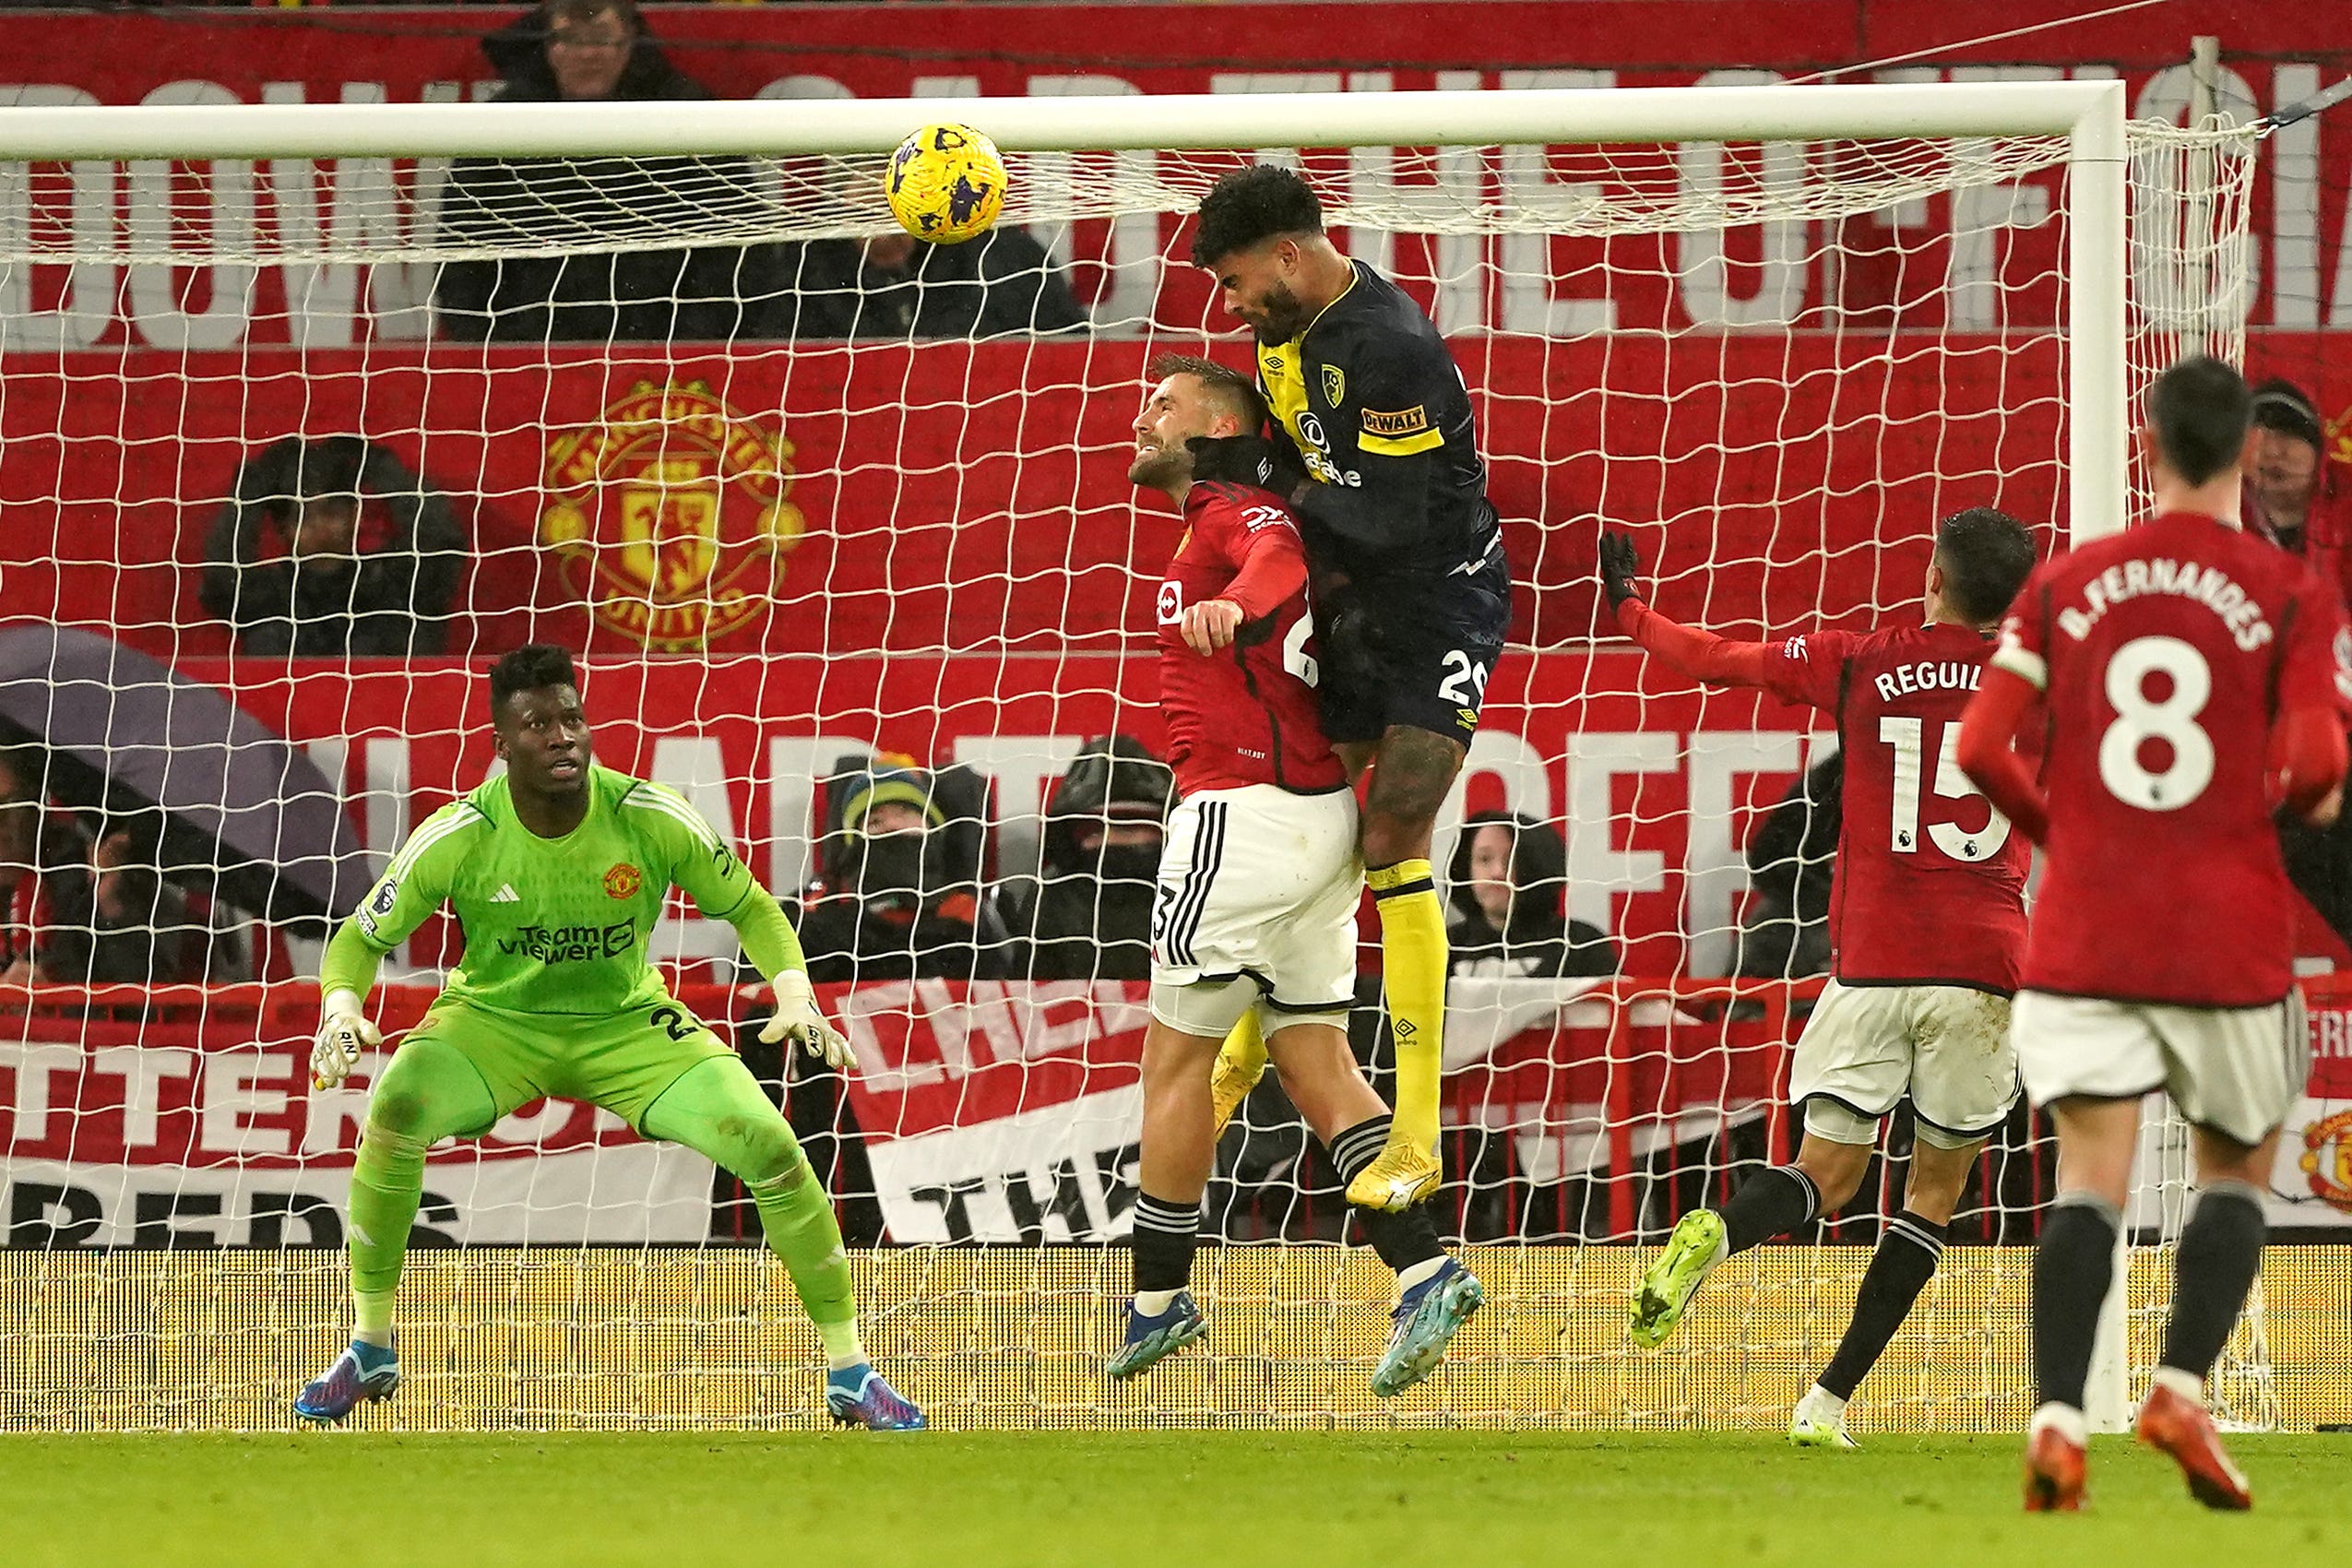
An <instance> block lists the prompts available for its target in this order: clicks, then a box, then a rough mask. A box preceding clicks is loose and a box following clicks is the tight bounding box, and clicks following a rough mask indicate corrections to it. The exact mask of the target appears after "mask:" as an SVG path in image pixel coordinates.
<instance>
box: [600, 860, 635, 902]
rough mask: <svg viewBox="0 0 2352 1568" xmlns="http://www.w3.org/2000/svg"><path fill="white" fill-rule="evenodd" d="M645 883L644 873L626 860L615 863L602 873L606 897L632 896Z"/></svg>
mask: <svg viewBox="0 0 2352 1568" xmlns="http://www.w3.org/2000/svg"><path fill="white" fill-rule="evenodd" d="M644 885H645V873H643V872H641V871H639V870H637V868H636V867H635V866H633V865H631V864H630V863H629V862H628V861H619V862H618V863H616V864H615V865H614V866H613V867H612V870H610V871H608V872H606V873H604V896H605V897H607V898H634V897H636V896H637V889H638V888H640V887H643V886H644Z"/></svg>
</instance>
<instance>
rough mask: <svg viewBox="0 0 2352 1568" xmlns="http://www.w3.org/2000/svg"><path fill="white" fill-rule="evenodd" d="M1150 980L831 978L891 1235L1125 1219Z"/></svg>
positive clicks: (1131, 1196)
mask: <svg viewBox="0 0 2352 1568" xmlns="http://www.w3.org/2000/svg"><path fill="white" fill-rule="evenodd" d="M1149 995H1150V988H1149V987H1148V986H1147V985H1146V984H1145V983H1144V982H1142V981H1140V980H1135V981H1123V980H1099V981H1087V980H1068V981H1044V982H1039V983H1020V982H1004V981H996V980H974V981H972V982H970V983H969V984H965V983H963V982H960V981H948V980H901V981H896V982H885V983H884V984H880V985H866V986H860V987H858V988H856V989H855V990H854V991H852V990H848V989H846V988H845V989H843V990H839V991H833V990H830V989H829V988H828V992H827V997H826V1004H827V1005H828V1007H831V1008H833V1009H834V1011H835V1014H836V1016H837V1017H839V1018H840V1019H841V1021H842V1024H843V1027H844V1028H846V1029H847V1030H848V1031H849V1043H850V1045H851V1046H852V1047H853V1048H854V1049H855V1050H856V1051H857V1054H858V1076H857V1077H856V1078H855V1079H854V1080H852V1082H851V1084H850V1086H849V1093H850V1099H851V1101H852V1103H853V1104H854V1105H855V1106H856V1108H857V1112H858V1124H859V1126H860V1128H861V1130H862V1131H863V1132H864V1134H865V1138H866V1152H867V1156H868V1158H870V1159H871V1160H872V1162H873V1184H874V1188H875V1191H876V1194H877V1195H878V1196H879V1198H880V1200H881V1204H882V1214H883V1219H884V1222H885V1224H886V1225H887V1226H888V1228H889V1232H890V1239H891V1240H892V1241H1027V1242H1038V1241H1107V1240H1109V1239H1111V1237H1114V1236H1124V1235H1125V1234H1127V1232H1128V1229H1129V1228H1130V1226H1131V1225H1132V1223H1133V1214H1134V1205H1135V1180H1136V1176H1135V1162H1136V1159H1137V1158H1138V1149H1139V1146H1140V1145H1139V1143H1138V1140H1139V1138H1140V1137H1141V1135H1142V1131H1143V1119H1144V1098H1143V1065H1142V1064H1143V1049H1144V1030H1145V1028H1146V1027H1147V1026H1148V1025H1149V1023H1150V1021H1151V1012H1150V1008H1149V1005H1148V1000H1147V999H1148V997H1149Z"/></svg>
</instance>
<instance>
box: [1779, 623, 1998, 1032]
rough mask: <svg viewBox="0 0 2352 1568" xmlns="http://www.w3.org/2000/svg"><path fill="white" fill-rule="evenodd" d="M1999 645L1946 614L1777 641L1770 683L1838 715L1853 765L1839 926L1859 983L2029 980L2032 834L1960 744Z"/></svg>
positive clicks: (1838, 944) (1843, 959) (1840, 971)
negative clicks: (1965, 761) (1915, 622)
mask: <svg viewBox="0 0 2352 1568" xmlns="http://www.w3.org/2000/svg"><path fill="white" fill-rule="evenodd" d="M1992 651H1993V645H1992V644H1991V643H1990V642H1989V641H1987V640H1986V639H1985V638H1984V637H1983V636H1980V635H1979V634H1978V633H1976V632H1973V631H1970V630H1969V629H1968V628H1967V627H1966V626H1954V625H1949V624H1941V623H1939V624H1935V625H1929V626H1906V627H1902V628H1900V629H1896V630H1890V631H1883V632H1873V633H1871V634H1870V635H1869V636H1854V635H1853V634H1851V633H1848V632H1815V633H1813V634H1812V635H1810V636H1801V637H1791V638H1789V639H1788V641H1787V642H1785V643H1777V644H1775V645H1773V646H1772V647H1769V648H1768V649H1767V650H1766V652H1765V654H1764V686H1765V689H1766V690H1768V691H1770V692H1772V693H1773V694H1774V695H1776V696H1778V697H1780V698H1782V699H1783V700H1784V701H1788V702H1795V703H1809V704H1811V705H1812V706H1813V707H1819V708H1823V709H1825V710H1827V711H1828V712H1830V713H1833V714H1835V715H1836V717H1837V731H1838V737H1839V746H1840V749H1841V751H1842V753H1843V754H1844V756H1845V759H1846V778H1845V785H1844V794H1843V799H1844V819H1843V824H1842V826H1840V828H1839V831H1838V839H1837V869H1836V873H1835V878H1834V880H1833V882H1832V884H1831V892H1830V917H1829V932H1830V942H1831V944H1832V946H1833V948H1834V950H1835V970H1836V975H1837V978H1838V979H1839V980H1841V981H1843V982H1845V983H1847V984H1848V985H1965V986H1973V987H1975V988H1976V989H1978V990H1979V991H1993V992H2002V993H2004V994H2005V993H2007V992H2013V991H2014V990H2016V989H2017V976H2018V963H2019V959H2020V956H2021V955H2022V953H2023V951H2024V948H2025V872H2026V869H2027V867H2028V865H2029V864H2030V862H2031V859H2032V855H2033V847H2032V846H2031V845H2030V844H2028V843H2027V842H2026V841H2025V836H2024V835H2022V834H2017V833H2013V832H2011V831H2010V827H2009V822H2008V819H2007V818H2005V817H2003V816H2002V815H2001V814H1999V813H1997V812H1995V811H1994V810H1993V809H1992V802H1990V801H1988V800H1986V799H1985V798H1984V797H1983V796H1982V795H1981V794H1979V793H1978V790H1977V788H1976V786H1975V785H1973V784H1971V783H1969V782H1968V780H1967V779H1966V778H1965V777H1963V776H1962V774H1961V772H1960V765H1959V763H1958V762H1957V761H1956V760H1955V759H1954V744H1955V742H1957V740H1958V738H1959V733H1960V714H1961V710H1962V709H1964V708H1966V707H1967V706H1968V698H1969V696H1970V695H1972V694H1973V693H1974V692H1975V691H1976V689H1977V683H1978V680H1980V679H1981V678H1982V677H1983V674H1984V668H1985V663H1986V661H1987V659H1989V658H1990V655H1991V653H1992Z"/></svg>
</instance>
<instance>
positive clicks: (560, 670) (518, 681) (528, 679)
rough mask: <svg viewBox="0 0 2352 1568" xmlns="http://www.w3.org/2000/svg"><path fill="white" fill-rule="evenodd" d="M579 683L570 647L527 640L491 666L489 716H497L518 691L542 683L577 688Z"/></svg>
mask: <svg viewBox="0 0 2352 1568" xmlns="http://www.w3.org/2000/svg"><path fill="white" fill-rule="evenodd" d="M579 683H580V677H579V672H578V671H576V670H575V669H574V668H573V667H572V650H571V649H570V648H568V647H557V646H555V645H554V644H553V643H525V644H524V645H523V646H522V647H518V648H514V649H511V650H509V651H508V652H506V653H504V654H502V655H500V656H499V659H498V662H497V663H495V664H493V665H492V666H491V667H490V717H491V718H492V719H496V718H497V717H498V715H499V712H500V711H501V710H502V709H504V708H505V706H506V699H507V698H508V697H511V696H513V695H515V694H516V693H517V692H535V691H538V690H539V689H540V687H542V686H572V687H575V688H576V687H577V686H578V685H579Z"/></svg>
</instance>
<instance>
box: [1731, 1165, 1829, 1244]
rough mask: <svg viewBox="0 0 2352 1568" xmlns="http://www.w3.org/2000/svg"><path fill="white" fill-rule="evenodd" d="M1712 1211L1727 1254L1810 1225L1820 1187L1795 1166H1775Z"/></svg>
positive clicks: (1817, 1207)
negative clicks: (1719, 1222)
mask: <svg viewBox="0 0 2352 1568" xmlns="http://www.w3.org/2000/svg"><path fill="white" fill-rule="evenodd" d="M1716 1212H1717V1213H1718V1214H1720V1215H1722V1216H1723V1240H1724V1247H1725V1252H1724V1255H1725V1256H1726V1257H1728V1256H1729V1255H1731V1253H1744V1252H1746V1251H1747V1250H1748V1249H1749V1248H1750V1247H1754V1246H1761V1245H1762V1244H1764V1242H1766V1241H1771V1240H1772V1239H1773V1238H1774V1237H1775V1236H1785V1235H1787V1234H1788V1232H1789V1231H1791V1230H1794V1229H1797V1228H1798V1227H1800V1226H1801V1225H1808V1224H1811V1223H1812V1220H1813V1218H1814V1217H1815V1216H1817V1215H1819V1214H1820V1213H1821V1189H1819V1188H1818V1187H1815V1186H1814V1185H1813V1179H1812V1177H1810V1176H1808V1175H1806V1174H1805V1173H1804V1172H1803V1171H1801V1170H1798V1169H1797V1168H1796V1167H1795V1166H1793V1165H1775V1166H1772V1167H1770V1168H1768V1169H1766V1170H1764V1171H1763V1172H1761V1173H1760V1174H1758V1175H1755V1176H1752V1177H1751V1178H1750V1179H1749V1180H1748V1181H1747V1182H1745V1183H1743V1184H1742V1185H1741V1186H1740V1190H1739V1191H1738V1192H1736V1193H1734V1194H1731V1201H1730V1202H1729V1203H1728V1204H1725V1205H1724V1206H1722V1207H1721V1208H1720V1209H1718V1210H1716Z"/></svg>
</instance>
